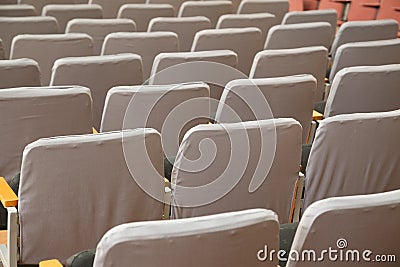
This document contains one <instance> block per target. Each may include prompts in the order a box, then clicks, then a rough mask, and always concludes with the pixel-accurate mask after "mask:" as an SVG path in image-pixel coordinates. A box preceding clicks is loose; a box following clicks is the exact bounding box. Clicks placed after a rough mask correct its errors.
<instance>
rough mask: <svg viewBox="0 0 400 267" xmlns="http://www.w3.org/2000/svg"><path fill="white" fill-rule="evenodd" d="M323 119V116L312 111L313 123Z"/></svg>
mask: <svg viewBox="0 0 400 267" xmlns="http://www.w3.org/2000/svg"><path fill="white" fill-rule="evenodd" d="M323 118H324V115H322V114H321V113H319V112H318V111H316V110H313V114H312V119H313V121H317V120H322V119H323Z"/></svg>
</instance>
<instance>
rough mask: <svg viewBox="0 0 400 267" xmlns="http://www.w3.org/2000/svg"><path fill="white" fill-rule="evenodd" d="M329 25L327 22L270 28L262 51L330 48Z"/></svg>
mask: <svg viewBox="0 0 400 267" xmlns="http://www.w3.org/2000/svg"><path fill="white" fill-rule="evenodd" d="M330 32H331V25H330V24H329V23H328V22H311V23H298V24H287V25H276V26H274V27H272V28H271V29H270V30H269V32H268V36H267V40H266V41H265V46H264V49H290V48H301V47H308V46H323V47H326V48H329V47H330V46H331V41H332V37H331V34H330Z"/></svg>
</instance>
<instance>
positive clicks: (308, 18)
mask: <svg viewBox="0 0 400 267" xmlns="http://www.w3.org/2000/svg"><path fill="white" fill-rule="evenodd" d="M337 19H338V14H337V11H336V10H335V9H321V10H307V11H292V12H289V13H286V14H285V17H284V18H283V21H282V24H297V23H309V22H328V23H329V24H330V25H331V42H333V39H334V38H335V34H336V27H337Z"/></svg>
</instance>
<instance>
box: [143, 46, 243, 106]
mask: <svg viewBox="0 0 400 267" xmlns="http://www.w3.org/2000/svg"><path fill="white" fill-rule="evenodd" d="M195 62H198V65H197V64H196V63H195ZM201 62H207V63H209V64H211V63H213V62H215V63H219V64H224V65H225V66H227V67H226V68H229V67H232V68H236V66H237V62H238V57H237V55H236V53H235V52H233V51H230V50H215V51H200V52H184V53H161V54H159V55H158V56H157V57H156V58H155V60H154V64H153V69H152V72H151V77H150V80H149V84H178V83H187V82H199V81H207V82H209V86H210V97H211V98H212V99H215V100H218V101H219V99H220V98H221V95H222V91H223V90H224V88H223V87H224V86H225V85H226V83H228V82H229V81H231V80H232V79H236V78H242V77H241V76H238V75H237V72H238V71H236V72H235V73H227V74H225V75H222V76H223V77H220V75H221V73H214V72H213V71H212V70H209V69H208V70H207V69H206V67H204V68H203V65H201ZM185 63H186V64H185ZM191 63H192V64H194V65H189V64H191ZM208 68H210V66H208ZM229 74H230V75H229ZM216 76H218V78H220V79H219V80H218V82H221V83H222V84H217V80H216V79H215V77H216ZM216 110H217V105H216V103H215V101H212V103H211V113H214V114H215V112H216Z"/></svg>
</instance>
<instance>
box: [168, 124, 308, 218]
mask: <svg viewBox="0 0 400 267" xmlns="http://www.w3.org/2000/svg"><path fill="white" fill-rule="evenodd" d="M211 143H212V144H213V148H210V147H209V146H210V144H211ZM200 151H201V152H202V153H200ZM212 151H215V154H213V155H210V153H212ZM209 157H212V159H210V158H209ZM300 157H301V125H300V123H298V122H297V121H295V120H294V119H274V120H260V121H250V122H242V123H231V124H229V123H226V124H213V125H200V126H197V127H194V128H192V129H191V130H190V131H189V132H187V133H186V135H185V137H184V139H183V141H182V143H181V146H180V148H179V152H178V155H177V157H176V160H175V163H174V168H173V170H172V175H171V182H172V199H173V200H172V201H173V206H172V217H173V218H189V217H195V216H202V215H207V214H216V213H221V212H228V211H237V210H243V209H249V208H267V209H271V210H273V211H275V212H276V213H277V214H278V216H279V221H280V223H286V222H288V220H289V213H290V209H291V202H292V198H293V192H294V188H295V184H296V181H297V177H298V171H299V164H300ZM194 160H195V161H194ZM192 161H194V162H192ZM205 164H206V166H205ZM234 181H238V182H237V183H236V184H234V185H232V186H233V187H231V186H230V185H229V183H232V182H234ZM257 185H259V187H257V188H254V186H257ZM230 188H232V190H231V191H229V189H230ZM205 197H207V199H205ZM210 197H212V199H209V198H210ZM212 200H215V201H214V202H211V201H212ZM204 201H207V202H206V203H204Z"/></svg>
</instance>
